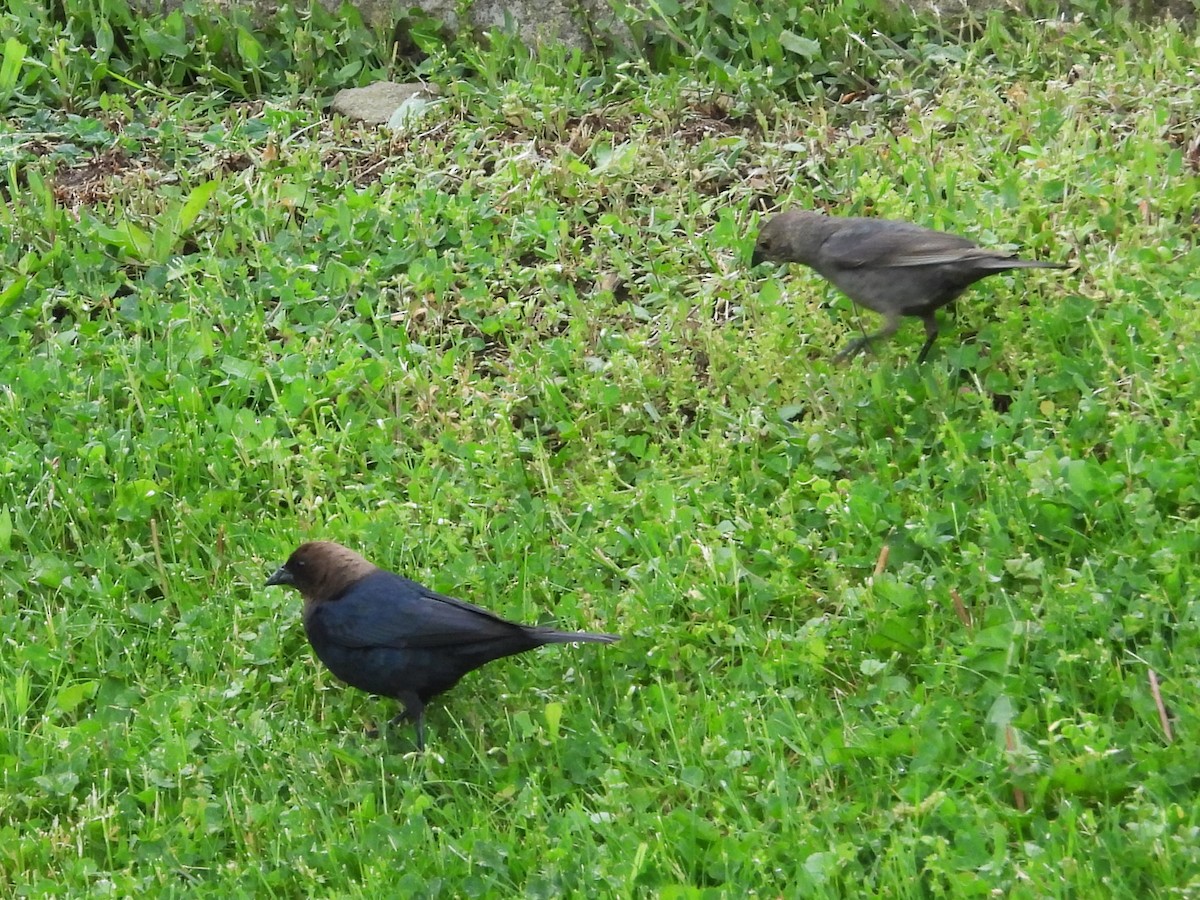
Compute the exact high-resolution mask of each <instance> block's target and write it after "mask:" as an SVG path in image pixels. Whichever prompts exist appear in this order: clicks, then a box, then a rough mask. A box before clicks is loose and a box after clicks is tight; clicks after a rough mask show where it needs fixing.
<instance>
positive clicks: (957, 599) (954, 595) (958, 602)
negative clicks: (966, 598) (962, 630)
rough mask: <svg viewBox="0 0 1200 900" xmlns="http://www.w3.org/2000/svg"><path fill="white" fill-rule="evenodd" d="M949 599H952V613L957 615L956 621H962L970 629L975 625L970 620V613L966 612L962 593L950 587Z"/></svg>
mask: <svg viewBox="0 0 1200 900" xmlns="http://www.w3.org/2000/svg"><path fill="white" fill-rule="evenodd" d="M950 599H951V600H953V601H954V613H955V615H957V616H958V621H960V622H962V623H963V625H964V626H965V627H966V629H967V630H968V631H970V630H971V629H972V628H973V627H975V626H974V625H973V624H972V622H971V614H970V613H969V612H967V605H966V604H965V603H963V598H962V594H960V593H959V592H958V591H957V590H955V589H954V588H950Z"/></svg>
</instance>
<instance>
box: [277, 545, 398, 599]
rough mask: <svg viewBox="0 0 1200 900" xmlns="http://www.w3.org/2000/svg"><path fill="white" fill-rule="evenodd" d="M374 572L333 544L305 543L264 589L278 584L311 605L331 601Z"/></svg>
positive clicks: (346, 550)
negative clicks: (294, 591)
mask: <svg viewBox="0 0 1200 900" xmlns="http://www.w3.org/2000/svg"><path fill="white" fill-rule="evenodd" d="M374 571H375V566H374V565H372V564H371V563H369V562H368V561H367V560H365V559H363V558H362V557H361V556H359V555H358V554H357V553H355V552H354V551H353V550H351V549H349V548H348V547H343V546H342V545H341V544H335V543H334V542H333V541H309V542H308V543H306V544H301V545H300V546H299V547H297V548H296V550H295V551H294V552H293V553H292V555H291V556H289V557H288V560H287V562H285V563H284V564H283V565H282V566H280V567H279V568H278V569H276V570H275V572H274V573H273V574H272V575H271V577H270V578H268V579H267V586H268V587H270V586H272V585H277V584H282V585H289V586H291V587H294V588H296V589H297V590H299V591H300V593H301V594H302V595H303V596H304V599H305V600H307V601H310V602H313V603H321V602H324V601H326V600H332V599H334V598H335V597H337V596H338V595H339V594H341V593H342V592H343V591H345V590H346V589H347V588H348V587H350V586H351V585H353V584H355V583H356V582H358V581H359V580H360V579H362V578H364V577H366V576H367V575H370V574H371V573H372V572H374Z"/></svg>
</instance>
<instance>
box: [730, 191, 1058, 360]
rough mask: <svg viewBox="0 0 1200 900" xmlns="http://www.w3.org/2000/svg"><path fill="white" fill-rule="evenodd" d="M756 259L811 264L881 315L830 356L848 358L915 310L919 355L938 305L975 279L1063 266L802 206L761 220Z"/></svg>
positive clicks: (932, 334)
mask: <svg viewBox="0 0 1200 900" xmlns="http://www.w3.org/2000/svg"><path fill="white" fill-rule="evenodd" d="M761 262H776V263H789V262H796V263H801V264H803V265H806V266H809V267H810V268H812V269H815V270H816V271H817V272H818V273H819V274H820V275H822V276H824V277H825V278H826V279H828V280H829V281H831V282H833V283H834V285H836V286H837V287H838V288H839V289H840V290H841V291H842V293H843V294H845V295H846V296H847V297H849V298H850V299H851V300H853V301H854V302H855V303H858V304H861V305H862V306H865V307H866V308H867V309H872V310H874V311H875V312H877V313H880V314H882V315H883V317H884V324H883V328H881V329H880V330H879V331H877V332H875V333H874V334H867V335H863V336H862V337H860V338H856V339H855V340H853V341H851V342H850V343H849V344H847V345H846V347H845V348H844V349H842V351H841V352H839V353H838V354H837V356H836V357H835V359H839V360H842V359H849V358H850V357H852V356H854V355H855V354H857V353H858V352H860V351H862V350H865V349H867V347H869V346H870V345H871V342H872V341H875V340H877V339H879V338H884V337H888V336H890V335H891V334H893V333H894V332H895V331H896V329H897V328H898V327H899V325H900V317H901V316H915V317H916V318H919V319H920V320H921V321H922V322H924V323H925V335H926V337H925V344H924V345H923V346H922V347H921V353H920V355H919V356H918V357H917V362H924V361H925V357H926V356H928V355H929V348H930V347H932V346H933V342H934V340H936V339H937V335H938V324H937V317H936V315H935V312H936V310H938V309H940V308H941V307H943V306H945V305H947V304H948V303H952V302H953V301H954V300H955V299H957V298H958V296H959V295H960V294H961V293H962V292H963V291H965V290H966V289H967V288H968V287H970V286H971V285H972V284H974V283H975V282H976V281H979V279H981V278H986V277H987V276H989V275H995V274H996V273H998V272H1006V271H1008V270H1009V269H1065V268H1066V266H1065V265H1063V264H1062V263H1049V262H1038V261H1036V260H1029V259H1017V258H1016V257H1015V256H1011V255H1009V254H1006V253H998V252H996V251H995V250H987V249H985V248H983V247H980V246H978V245H977V244H975V243H974V242H973V241H970V240H968V239H967V238H964V237H959V236H958V235H955V234H946V233H945V232H942V231H932V230H930V229H928V228H922V227H921V226H920V225H913V224H911V223H910V222H896V221H893V220H890V219H858V218H848V217H834V216H826V215H823V214H821V213H815V212H809V211H807V210H793V211H790V212H784V213H780V214H779V215H777V216H775V217H774V218H773V219H771V220H770V221H769V222H767V224H766V225H764V226H763V228H762V231H761V232H759V235H758V240H757V242H756V243H755V246H754V255H753V256H752V257H751V265H755V266H756V265H758V264H759V263H761Z"/></svg>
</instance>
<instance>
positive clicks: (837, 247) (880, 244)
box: [821, 219, 1002, 269]
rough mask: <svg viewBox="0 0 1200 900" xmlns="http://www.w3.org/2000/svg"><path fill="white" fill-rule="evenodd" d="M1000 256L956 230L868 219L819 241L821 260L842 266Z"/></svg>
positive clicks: (899, 264) (926, 263)
mask: <svg viewBox="0 0 1200 900" xmlns="http://www.w3.org/2000/svg"><path fill="white" fill-rule="evenodd" d="M1000 257H1002V254H999V253H996V252H995V251H993V250H988V249H986V248H984V247H980V246H978V245H977V244H975V242H974V241H971V240H969V239H968V238H965V237H960V236H958V235H957V234H946V233H945V232H941V231H931V230H929V229H928V228H922V227H921V226H920V225H912V224H910V223H908V222H892V221H886V223H885V222H884V221H883V220H879V221H874V220H869V219H868V220H865V221H861V222H856V223H853V224H850V225H847V226H846V227H844V228H840V229H838V230H837V231H836V232H834V233H833V234H832V235H830V236H829V238H828V239H827V240H826V241H825V242H824V243H823V244H822V245H821V261H822V262H823V263H831V264H833V265H834V266H837V267H839V268H845V269H858V268H862V267H864V266H870V267H872V268H892V267H903V266H935V265H944V264H946V263H960V262H969V261H975V260H994V259H997V258H1000Z"/></svg>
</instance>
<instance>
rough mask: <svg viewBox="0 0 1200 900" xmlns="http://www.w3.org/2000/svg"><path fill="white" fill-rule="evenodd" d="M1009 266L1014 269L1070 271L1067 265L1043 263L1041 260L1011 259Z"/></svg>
mask: <svg viewBox="0 0 1200 900" xmlns="http://www.w3.org/2000/svg"><path fill="white" fill-rule="evenodd" d="M1008 264H1009V265H1010V266H1012V267H1013V268H1014V269H1069V268H1071V267H1070V265H1069V264H1067V263H1057V262H1043V261H1042V260H1040V259H1010V260H1008Z"/></svg>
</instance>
